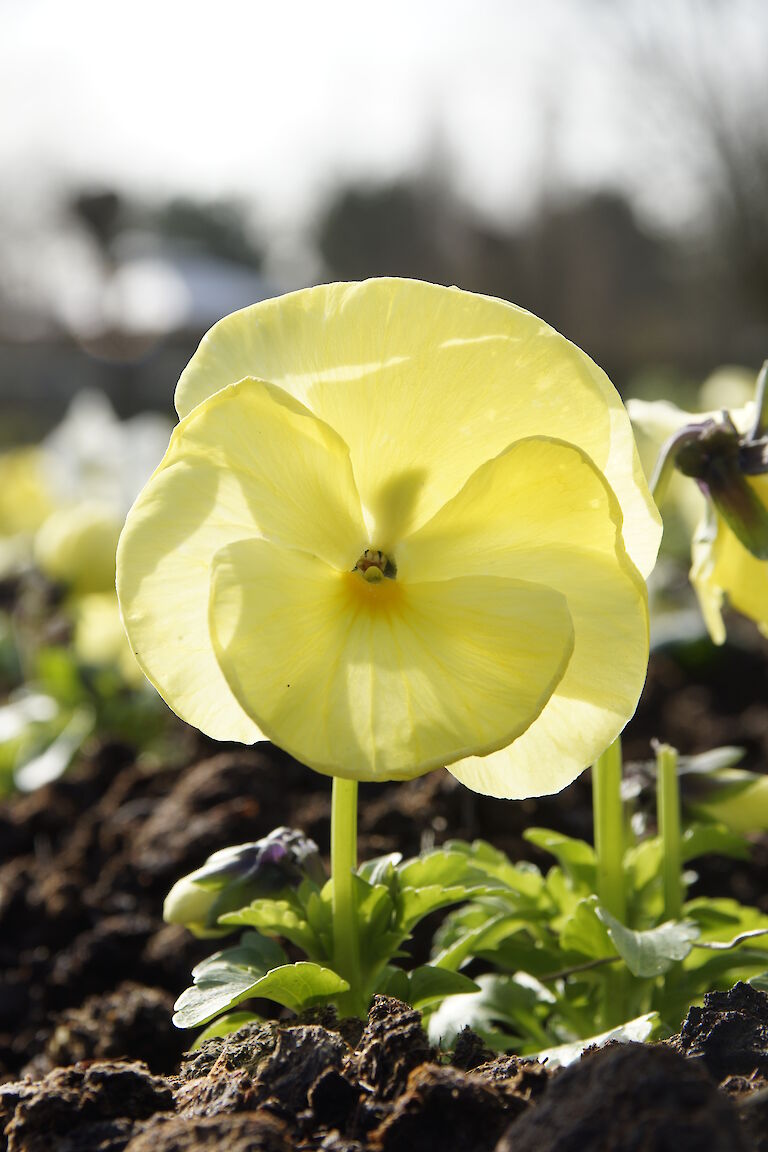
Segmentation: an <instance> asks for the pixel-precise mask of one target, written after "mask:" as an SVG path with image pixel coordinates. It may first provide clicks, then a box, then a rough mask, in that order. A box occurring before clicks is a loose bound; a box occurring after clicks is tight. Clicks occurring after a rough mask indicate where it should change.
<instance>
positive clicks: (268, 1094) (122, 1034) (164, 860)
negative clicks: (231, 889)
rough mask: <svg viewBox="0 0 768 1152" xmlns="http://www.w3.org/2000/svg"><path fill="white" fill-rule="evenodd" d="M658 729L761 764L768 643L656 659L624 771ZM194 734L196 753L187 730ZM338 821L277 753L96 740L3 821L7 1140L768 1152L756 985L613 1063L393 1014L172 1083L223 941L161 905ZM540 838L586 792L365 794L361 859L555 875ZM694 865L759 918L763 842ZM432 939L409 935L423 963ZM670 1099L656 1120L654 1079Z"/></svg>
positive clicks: (566, 825) (2, 1068) (244, 1048)
mask: <svg viewBox="0 0 768 1152" xmlns="http://www.w3.org/2000/svg"><path fill="white" fill-rule="evenodd" d="M702 659H703V662H702ZM653 736H658V737H661V738H663V739H665V740H667V741H669V742H671V743H676V744H677V745H678V746H679V747H680V748H681V750H682V751H684V752H687V753H693V752H697V751H703V750H705V749H707V748H709V747H711V746H713V745H716V744H724V743H738V744H742V745H744V746H745V747H746V748H747V751H748V760H747V763H748V764H749V766H751V767H758V768H762V767H763V766H764V764H766V763H768V660H767V659H766V655H765V651H764V649H763V648H759V647H757V648H749V649H745V650H740V649H737V648H736V647H734V646H730V645H729V646H727V647H726V648H724V649H722V650H719V651H715V650H712V649H711V647H705V648H704V649H697V648H696V646H694V647H693V648H691V649H689V650H686V651H683V652H682V653H681V652H678V653H677V654H676V656H675V658H674V659H673V658H672V656H671V655H670V654H669V653H667V654H659V655H657V656H656V657H655V658H654V660H653V661H652V664H651V670H650V674H649V682H648V686H647V689H646V693H645V695H644V698H643V701H642V704H641V707H640V709H639V711H638V715H637V717H636V718H635V720H634V721H633V722H632V724H631V725H630V727H629V728H628V730H627V733H626V738H625V752H626V754H627V757H628V758H630V759H631V758H633V757H634V758H642V759H647V758H648V756H649V740H650V738H651V737H653ZM179 739H180V744H182V745H183V746H186V744H187V743H188V742H189V741H190V736H189V733H188V732H186V731H185V732H184V733H183V734H182V733H180V737H179ZM329 810H330V786H329V781H328V780H326V779H324V778H322V777H320V776H318V775H316V774H314V773H312V772H310V771H309V770H307V769H305V768H303V767H301V766H300V765H297V764H296V763H294V762H293V761H292V760H291V759H290V758H289V757H287V756H285V755H284V754H282V753H280V752H279V751H277V750H276V749H274V748H271V747H270V746H267V745H263V746H259V747H256V748H252V749H248V748H240V747H221V746H213V745H211V744H210V743H207V742H205V741H203V740H202V739H200V740H198V741H197V751H196V753H195V755H194V756H193V757H192V760H191V763H189V764H188V765H187V766H186V767H184V768H183V769H182V768H178V767H174V768H169V767H162V766H160V767H158V766H157V765H154V764H151V763H145V762H143V761H142V760H141V759H137V758H136V756H135V755H134V753H133V751H132V750H131V749H130V748H128V747H126V746H124V745H122V744H120V745H118V744H115V743H111V744H110V743H102V744H101V745H99V746H94V747H92V748H91V749H90V751H89V754H88V755H86V756H84V757H82V758H81V760H80V761H79V763H78V764H77V765H76V767H75V769H74V770H72V771H71V772H70V774H69V775H68V776H67V777H66V778H65V779H63V780H61V781H58V782H56V783H54V784H52V785H49V786H48V787H46V788H43V789H41V790H40V791H38V792H36V793H34V794H32V795H30V796H21V797H15V798H13V799H11V800H10V801H7V802H6V803H5V804H3V805H0V1083H2V1081H3V1080H9V1081H11V1082H10V1083H9V1084H7V1085H6V1087H5V1088H4V1089H2V1090H0V1092H1V1093H2V1095H1V1096H0V1131H1V1130H2V1127H3V1124H5V1125H6V1139H7V1148H8V1152H20V1150H22V1149H38V1148H40V1149H42V1148H46V1149H48V1148H53V1149H55V1150H58V1149H62V1150H68V1149H71V1150H72V1152H74V1150H75V1149H78V1150H80V1149H82V1150H86V1149H88V1150H90V1149H102V1150H104V1152H109V1150H112V1149H114V1150H115V1152H117V1150H120V1149H123V1148H130V1152H141V1150H147V1152H149V1149H150V1147H151V1148H152V1150H153V1152H155V1150H156V1152H162V1150H163V1149H166V1148H167V1149H180V1150H181V1149H192V1148H211V1149H213V1148H221V1149H232V1150H234V1152H240V1150H243V1152H245V1150H250V1149H283V1148H292V1149H298V1148H308V1149H310V1148H320V1147H322V1148H324V1149H326V1150H327V1152H343V1150H345V1149H348V1150H349V1152H358V1150H359V1149H362V1148H366V1149H367V1148H371V1149H399V1148H403V1149H410V1148H413V1149H416V1150H418V1149H419V1148H425V1149H426V1148H440V1149H441V1150H442V1149H446V1150H450V1149H451V1148H453V1147H456V1148H459V1147H460V1148H462V1150H464V1152H471V1149H474V1148H477V1149H481V1148H482V1149H489V1150H490V1149H493V1148H495V1147H496V1146H497V1145H498V1147H499V1148H500V1149H501V1148H509V1149H511V1148H512V1147H514V1148H515V1149H516V1150H518V1149H525V1148H528V1147H531V1148H532V1147H533V1146H534V1143H533V1141H535V1142H536V1147H537V1148H538V1149H540V1150H541V1152H546V1150H547V1149H549V1148H552V1149H555V1148H557V1149H563V1150H564V1149H566V1148H571V1147H573V1148H577V1147H578V1148H581V1149H584V1150H585V1152H589V1149H591V1148H595V1149H598V1148H606V1149H614V1148H615V1149H619V1148H620V1149H622V1150H623V1149H634V1148H637V1149H638V1150H639V1149H643V1150H645V1149H651V1148H660V1149H661V1148H666V1147H670V1148H671V1147H672V1146H673V1144H672V1143H664V1142H663V1140H664V1139H666V1136H665V1135H664V1133H663V1132H662V1128H663V1129H664V1132H667V1131H671V1132H674V1131H676V1128H675V1124H676V1123H678V1121H679V1123H680V1124H683V1123H684V1126H685V1127H686V1130H688V1129H689V1130H690V1133H691V1134H692V1135H691V1136H690V1139H691V1140H693V1141H694V1142H693V1143H689V1144H685V1143H684V1142H683V1139H682V1137H679V1138H676V1139H675V1140H674V1146H675V1149H676V1152H681V1150H682V1149H686V1148H698V1147H700V1146H701V1147H702V1148H703V1147H705V1145H704V1144H701V1145H700V1144H697V1143H695V1140H696V1139H698V1136H697V1135H696V1133H700V1134H701V1133H704V1132H707V1133H709V1143H708V1144H706V1147H707V1148H712V1149H717V1148H719V1147H720V1146H721V1144H718V1143H717V1141H718V1140H720V1139H721V1135H722V1141H726V1143H723V1144H722V1147H729V1148H733V1149H734V1150H735V1152H738V1150H739V1149H740V1148H742V1147H744V1148H757V1147H760V1148H762V1147H765V1148H766V1152H768V1144H764V1145H761V1144H760V1143H759V1139H763V1140H764V1141H765V1137H760V1136H759V1134H760V1132H761V1131H763V1130H766V1129H768V1123H766V1121H767V1120H768V1104H766V1102H765V1099H764V1096H763V1095H762V1094H761V1091H762V1086H763V1083H764V1081H763V1077H764V1076H766V1075H768V1073H767V1072H766V1062H768V1054H767V1049H766V1027H767V1025H766V1016H765V997H764V996H762V994H759V993H756V992H752V991H751V990H749V992H748V993H744V992H743V990H742V992H740V993H739V997H738V998H737V999H736V1000H728V1001H727V1003H726V1002H725V1001H723V1002H722V1003H721V1002H720V1001H716V1000H713V999H712V998H710V1000H709V1001H708V1004H707V1007H706V1008H705V1009H703V1010H698V1013H699V1014H698V1015H696V1010H694V1011H693V1012H692V1013H691V1014H689V1017H688V1020H687V1021H686V1023H685V1026H684V1027H683V1029H682V1032H681V1035H680V1038H679V1040H678V1041H676V1043H675V1045H674V1046H671V1047H670V1046H667V1047H664V1048H655V1047H651V1048H648V1047H645V1048H637V1047H629V1048H622V1049H621V1050H620V1051H619V1050H615V1049H610V1050H608V1051H606V1052H604V1053H601V1054H599V1055H597V1056H594V1057H592V1058H591V1059H590V1060H585V1061H584V1062H583V1064H580V1065H579V1066H578V1067H577V1068H576V1069H573V1070H571V1071H568V1072H567V1073H563V1074H562V1075H559V1076H555V1077H549V1076H548V1074H547V1072H546V1070H545V1069H543V1068H539V1067H538V1066H535V1065H530V1064H527V1065H524V1064H521V1063H520V1062H519V1061H517V1060H516V1059H515V1058H513V1057H505V1058H503V1059H500V1060H495V1061H490V1062H489V1055H490V1054H489V1053H487V1052H486V1051H485V1050H484V1049H483V1046H482V1045H481V1044H480V1043H479V1042H478V1041H477V1038H472V1037H471V1036H470V1035H465V1036H464V1037H462V1038H461V1039H460V1042H459V1044H458V1046H457V1050H456V1052H455V1054H454V1055H453V1057H452V1060H451V1062H450V1063H444V1062H443V1061H442V1057H441V1058H440V1060H437V1061H436V1060H435V1054H434V1053H433V1052H432V1051H431V1050H430V1048H429V1045H428V1043H427V1040H426V1037H425V1036H424V1035H423V1033H422V1032H421V1029H420V1027H419V1023H418V1019H417V1018H416V1017H415V1015H414V1014H413V1013H410V1012H407V1011H404V1010H401V1009H398V1010H397V1011H395V1010H394V1008H393V1006H392V1004H391V1003H386V1002H385V1003H383V1004H382V1003H379V1004H377V1005H375V1006H374V1009H373V1011H372V1014H371V1018H370V1020H369V1022H368V1024H367V1026H366V1030H365V1033H364V1035H363V1039H362V1040H360V1042H359V1043H358V1042H357V1040H358V1038H357V1037H356V1036H355V1035H353V1034H350V1032H349V1030H348V1029H347V1030H345V1034H344V1036H342V1035H341V1033H340V1032H339V1031H338V1030H337V1029H336V1027H335V1026H333V1027H329V1023H328V1021H327V1020H326V1021H323V1022H322V1023H315V1024H312V1023H304V1024H302V1025H301V1026H295V1024H294V1026H292V1027H285V1028H283V1029H282V1030H280V1029H277V1028H275V1029H273V1030H271V1031H270V1030H269V1029H267V1030H266V1032H265V1031H262V1033H248V1032H244V1033H240V1034H238V1035H237V1036H236V1037H235V1038H234V1039H232V1038H230V1040H228V1041H226V1042H222V1041H215V1042H210V1043H209V1044H208V1045H207V1046H206V1047H205V1048H204V1049H203V1051H202V1053H200V1054H198V1055H196V1056H193V1057H191V1058H188V1060H187V1062H186V1063H185V1064H184V1065H183V1066H182V1071H181V1073H180V1074H178V1075H177V1072H178V1069H179V1062H180V1060H181V1057H182V1054H183V1052H184V1049H185V1048H186V1047H187V1046H188V1044H189V1042H190V1039H191V1037H190V1035H189V1034H187V1033H182V1032H178V1031H177V1030H176V1029H174V1028H173V1026H172V1025H171V1023H170V1009H171V1005H172V1002H173V1000H174V999H175V998H176V996H178V994H179V992H180V991H181V990H182V989H183V988H184V987H186V985H187V984H188V982H189V973H190V970H191V968H192V967H193V966H194V964H195V963H197V962H198V961H199V960H200V959H201V958H202V957H203V956H205V955H207V954H208V953H210V951H211V944H210V941H196V940H194V939H193V938H192V937H191V936H190V935H189V934H188V933H187V932H185V931H184V930H182V929H177V928H172V927H168V926H166V925H164V924H163V922H162V920H161V916H160V913H161V908H162V901H163V897H164V896H165V894H166V892H167V891H168V889H169V888H170V887H171V885H172V884H173V882H174V881H175V880H176V879H178V877H179V876H181V875H183V874H184V873H186V872H189V871H191V870H192V869H194V868H196V867H198V866H199V865H200V864H202V863H203V861H204V860H205V858H206V857H207V856H208V855H209V854H210V853H211V852H213V851H215V850H216V849H218V848H222V847H224V846H226V845H229V844H235V843H239V842H242V841H245V840H253V839H256V838H258V837H260V836H263V835H265V834H266V833H268V832H269V831H270V830H271V829H272V828H274V827H275V826H276V825H279V824H292V825H293V826H295V827H299V828H302V829H303V830H304V831H305V832H307V833H308V834H309V835H310V836H312V837H313V838H315V839H316V840H317V842H318V843H319V844H320V846H321V848H322V849H323V850H327V847H328V822H329ZM531 825H547V826H549V827H553V828H557V829H560V830H562V831H564V832H566V833H568V834H570V835H574V836H580V837H583V838H586V839H589V838H591V813H590V792H589V785H588V781H587V780H586V779H583V778H582V779H581V780H579V781H577V782H576V783H575V784H574V785H573V786H572V787H571V788H569V789H567V790H566V791H565V792H564V793H561V794H560V795H559V796H557V797H550V798H546V799H543V800H531V801H526V802H523V803H514V804H513V803H507V802H503V801H493V800H490V799H487V798H485V797H480V796H476V795H474V794H472V793H470V792H468V791H467V790H465V789H463V788H462V787H461V786H460V785H458V784H457V783H456V782H455V781H454V780H453V778H452V777H451V776H450V775H449V774H448V773H446V772H434V773H431V774H430V775H428V776H425V777H423V778H421V779H420V780H415V781H412V782H410V783H408V784H398V785H391V786H370V787H366V788H363V789H362V796H361V806H360V851H361V856H362V857H363V858H365V857H370V856H372V855H377V854H380V853H383V852H389V851H394V850H399V851H402V852H404V853H406V854H410V853H416V852H418V851H419V850H420V849H421V848H422V847H425V846H431V845H432V844H433V843H440V842H442V841H443V840H445V839H447V838H449V837H455V836H459V837H465V838H469V839H471V838H474V837H477V836H483V837H485V838H487V839H488V840H490V841H491V842H493V843H494V844H496V845H498V846H499V847H502V848H504V849H505V850H506V851H507V852H508V853H509V854H510V855H511V856H512V857H513V858H517V859H520V858H529V859H534V860H536V861H537V862H538V863H539V864H542V865H546V864H547V862H548V861H547V859H546V857H544V856H542V855H540V854H538V853H537V851H536V850H535V849H533V848H532V847H531V846H530V845H528V844H527V843H526V842H525V841H524V840H523V839H522V832H523V831H524V829H525V828H526V827H529V826H531ZM699 871H700V873H701V881H700V888H701V890H702V891H705V892H709V893H710V894H713V893H717V894H721V893H722V894H727V895H731V896H735V897H736V898H738V899H741V900H743V901H745V902H748V903H753V904H757V905H759V906H761V907H762V908H763V909H764V910H765V911H768V848H767V847H766V844H765V842H762V843H758V844H757V845H756V851H755V854H754V857H753V860H752V861H750V862H748V863H741V862H739V863H738V864H737V865H734V864H733V862H731V861H728V862H724V861H717V860H714V861H712V862H710V863H708V864H707V866H706V868H705V869H700V870H699ZM423 943H424V942H423V941H419V940H417V941H416V942H415V945H414V948H415V950H416V952H417V953H418V951H419V949H420V948H423ZM718 995H719V994H718ZM733 995H735V993H734V994H733ZM745 996H746V997H747V999H745ZM749 997H751V999H749ZM761 1012H762V1013H763V1015H762V1016H761V1015H760V1013H761ZM249 1053H250V1055H249ZM625 1061H626V1065H625V1063H624V1062H625ZM602 1062H610V1063H611V1067H610V1068H607V1067H606V1068H605V1069H603V1068H602ZM633 1068H634V1071H631V1069H633ZM65 1069H66V1071H65ZM600 1070H601V1071H600ZM18 1077H25V1078H24V1079H22V1080H18V1079H17V1078H18ZM14 1081H15V1082H14ZM550 1081H551V1082H550ZM593 1081H594V1084H593ZM723 1082H724V1084H725V1087H724V1088H723V1089H718V1088H717V1084H719V1083H723ZM574 1083H575V1084H576V1087H575V1088H573V1087H569V1086H570V1085H572V1084H574ZM622 1084H623V1085H624V1087H623V1088H622ZM633 1084H634V1087H633ZM667 1084H669V1085H671V1087H670V1088H669V1093H668V1094H667V1095H665V1096H663V1104H662V1097H661V1096H660V1095H659V1091H660V1089H659V1088H658V1085H667ZM654 1085H657V1087H654ZM545 1089H546V1090H545ZM601 1093H602V1096H601ZM614 1094H616V1095H615V1098H614ZM655 1098H656V1102H655V1103H654V1099H655ZM644 1099H645V1100H646V1104H643V1100H644ZM600 1100H602V1104H601V1103H600ZM606 1100H608V1101H613V1103H612V1104H606ZM558 1101H559V1103H558ZM676 1109H677V1110H678V1112H679V1116H678V1121H674V1114H675V1110H676ZM547 1110H549V1112H553V1110H554V1112H558V1114H559V1113H560V1112H562V1113H563V1115H567V1116H570V1120H569V1121H568V1124H570V1127H568V1125H567V1124H566V1125H565V1126H563V1125H562V1124H559V1123H556V1122H555V1119H554V1118H553V1115H554V1113H553V1115H550V1116H549V1119H546V1117H547V1116H548V1115H549V1113H548V1111H547ZM651 1113H653V1114H654V1115H656V1113H658V1114H659V1116H666V1117H667V1121H665V1122H664V1123H662V1121H661V1120H659V1122H658V1123H656V1122H655V1121H654V1120H653V1119H652V1116H651ZM537 1117H538V1119H537ZM633 1117H634V1119H635V1121H636V1124H635V1131H634V1134H633V1132H632V1131H631V1130H630V1129H631V1125H630V1120H631V1119H632V1118H633ZM564 1123H565V1122H564ZM510 1125H512V1127H511V1128H510V1127H509V1126H510ZM537 1125H538V1127H537ZM622 1125H624V1127H622ZM729 1125H730V1127H729ZM734 1125H736V1127H734ZM542 1126H543V1128H544V1129H545V1130H546V1134H548V1135H546V1138H545V1135H542V1132H541V1131H539V1128H541V1127H542ZM508 1128H509V1132H510V1135H508V1136H507V1135H505V1132H506V1130H507V1129H508ZM640 1129H642V1132H640ZM571 1132H581V1137H580V1143H579V1142H578V1141H577V1142H576V1143H568V1140H569V1139H570V1138H571V1137H570V1135H569V1133H571ZM512 1133H514V1143H510V1142H509V1141H510V1140H512V1135H511V1134H512ZM558 1133H559V1135H558ZM734 1133H735V1135H734ZM731 1137H732V1138H731ZM505 1140H506V1141H507V1143H504V1141H505ZM526 1140H527V1141H528V1143H525V1141H526ZM547 1140H548V1141H549V1143H548V1142H547ZM728 1140H731V1143H730V1144H728V1143H727V1141H728ZM590 1141H591V1142H590ZM601 1141H602V1142H601ZM654 1141H655V1142H654ZM739 1141H741V1143H739ZM0 1152H4V1149H3V1143H2V1138H0Z"/></svg>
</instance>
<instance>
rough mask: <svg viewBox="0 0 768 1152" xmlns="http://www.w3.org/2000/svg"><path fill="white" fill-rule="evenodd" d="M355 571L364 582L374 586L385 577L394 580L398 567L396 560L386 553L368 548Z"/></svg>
mask: <svg viewBox="0 0 768 1152" xmlns="http://www.w3.org/2000/svg"><path fill="white" fill-rule="evenodd" d="M353 571H354V572H359V573H360V575H361V576H362V577H363V579H364V580H367V581H368V583H369V584H373V583H376V582H377V581H378V580H383V579H384V578H385V577H386V578H387V579H388V580H393V579H394V577H395V575H396V573H397V567H396V565H395V562H394V560H392V559H390V557H389V556H387V555H385V553H384V552H381V551H379V549H378V548H366V549H365V551H364V552H363V554H362V556H361V557H360V559H359V560H358V562H357V564H355V567H354V569H353Z"/></svg>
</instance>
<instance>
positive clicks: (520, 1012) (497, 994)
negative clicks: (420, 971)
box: [428, 972, 554, 1051]
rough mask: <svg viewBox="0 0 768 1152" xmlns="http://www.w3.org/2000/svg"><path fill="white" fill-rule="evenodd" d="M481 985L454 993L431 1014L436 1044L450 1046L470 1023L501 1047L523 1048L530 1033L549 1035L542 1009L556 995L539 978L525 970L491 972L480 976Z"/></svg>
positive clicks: (489, 1042) (430, 1035)
mask: <svg viewBox="0 0 768 1152" xmlns="http://www.w3.org/2000/svg"><path fill="white" fill-rule="evenodd" d="M477 985H478V989H479V991H477V992H471V993H468V994H467V995H462V994H458V995H454V996H450V997H449V998H448V999H446V1000H444V1001H443V1003H442V1004H441V1005H440V1007H439V1008H438V1009H437V1011H436V1012H434V1013H433V1014H432V1015H431V1016H430V1019H429V1025H428V1032H429V1038H430V1040H431V1041H432V1042H433V1043H434V1044H439V1045H440V1046H441V1047H448V1046H450V1045H451V1044H453V1042H454V1041H455V1039H456V1037H457V1036H458V1034H459V1032H461V1030H462V1028H465V1027H467V1026H468V1027H470V1028H472V1029H473V1030H474V1031H475V1032H477V1033H478V1035H479V1036H481V1037H482V1038H483V1039H484V1040H485V1041H486V1043H487V1044H489V1045H490V1046H491V1047H492V1048H495V1049H496V1050H497V1051H503V1050H505V1049H510V1048H514V1047H518V1048H519V1046H520V1041H521V1039H522V1040H524V1039H525V1038H526V1037H531V1036H536V1037H537V1038H538V1039H539V1042H541V1041H542V1040H545V1039H546V1033H545V1031H544V1028H543V1026H542V1025H541V1023H540V1022H539V1020H538V1013H539V1012H541V1010H542V1009H541V1006H542V1005H544V1008H545V1010H546V1006H547V1005H549V1004H551V1003H552V1001H553V999H554V998H553V996H552V994H551V993H550V992H549V990H548V989H546V988H544V987H543V986H542V985H541V984H539V983H538V981H535V980H532V979H531V978H530V977H528V976H527V975H526V974H525V973H518V974H516V975H514V976H507V975H498V974H496V973H493V972H490V973H486V974H485V975H483V976H478V978H477ZM507 1028H509V1029H510V1030H509V1031H508V1030H507Z"/></svg>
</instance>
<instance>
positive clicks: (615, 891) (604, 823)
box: [592, 738, 627, 924]
mask: <svg viewBox="0 0 768 1152" xmlns="http://www.w3.org/2000/svg"><path fill="white" fill-rule="evenodd" d="M592 812H593V817H594V824H595V851H596V853H597V895H598V897H599V899H600V903H601V904H602V905H603V907H604V908H607V910H608V911H609V912H610V913H611V915H612V916H615V917H616V919H617V920H621V922H622V924H624V923H626V918H627V900H626V893H625V891H624V806H623V804H622V800H621V740H620V739H618V738H617V739H616V740H615V741H614V742H613V744H611V745H610V747H609V748H606V750H605V752H603V753H602V755H601V756H598V758H597V760H596V761H595V764H594V767H593V768H592Z"/></svg>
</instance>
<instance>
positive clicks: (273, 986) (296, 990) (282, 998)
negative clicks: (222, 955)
mask: <svg viewBox="0 0 768 1152" xmlns="http://www.w3.org/2000/svg"><path fill="white" fill-rule="evenodd" d="M348 990H349V984H348V983H347V981H346V980H343V979H342V978H341V976H338V975H337V974H336V973H335V972H333V971H331V969H330V968H323V967H321V966H320V965H319V964H312V963H310V962H308V961H306V960H301V961H299V963H297V964H283V965H281V967H279V968H273V969H272V970H271V971H270V972H267V973H266V974H265V975H263V976H261V977H257V978H254V975H253V973H252V972H248V971H247V970H246V969H244V968H235V967H234V966H230V967H227V966H225V965H223V964H222V965H220V966H219V967H218V968H211V969H209V970H207V971H206V972H205V974H204V975H203V976H202V977H201V978H200V979H199V981H198V982H197V983H196V984H195V985H194V986H193V987H192V988H187V989H186V990H185V991H184V992H182V994H181V996H180V997H179V999H178V1000H177V1001H176V1004H175V1006H174V1007H175V1009H176V1011H175V1014H174V1017H173V1023H174V1024H175V1025H176V1027H177V1028H193V1027H195V1026H196V1025H198V1024H207V1023H208V1021H209V1020H212V1019H213V1018H214V1016H218V1014H219V1013H220V1012H223V1011H225V1010H226V1009H229V1008H234V1007H235V1006H236V1005H237V1004H240V1003H241V1002H242V1001H243V1000H250V999H251V998H253V997H259V999H265V1000H274V1001H275V1003H277V1004H282V1006H283V1007H284V1008H289V1009H290V1010H291V1011H293V1012H301V1011H303V1010H304V1009H305V1008H310V1007H312V1006H313V1005H314V1004H317V1003H320V1002H321V1001H324V1000H330V999H331V998H332V997H334V996H337V995H339V994H340V993H342V992H346V991H348Z"/></svg>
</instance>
